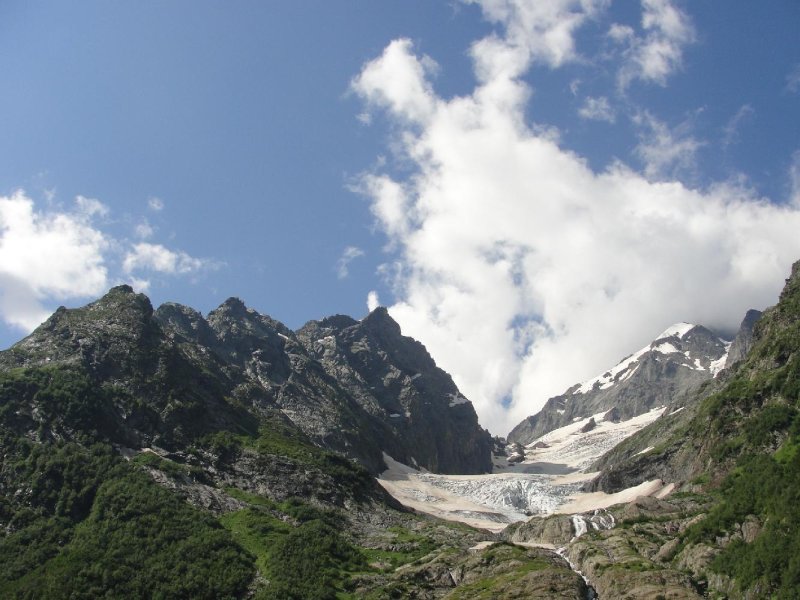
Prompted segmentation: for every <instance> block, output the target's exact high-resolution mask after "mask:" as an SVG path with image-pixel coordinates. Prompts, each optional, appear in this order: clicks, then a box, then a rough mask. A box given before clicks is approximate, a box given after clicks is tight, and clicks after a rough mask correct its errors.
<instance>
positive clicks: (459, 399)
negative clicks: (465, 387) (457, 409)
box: [447, 393, 469, 408]
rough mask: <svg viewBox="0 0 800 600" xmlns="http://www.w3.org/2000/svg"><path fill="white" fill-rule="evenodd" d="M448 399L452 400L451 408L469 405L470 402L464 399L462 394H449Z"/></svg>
mask: <svg viewBox="0 0 800 600" xmlns="http://www.w3.org/2000/svg"><path fill="white" fill-rule="evenodd" d="M447 397H448V398H450V408H453V407H454V406H458V405H459V404H469V400H467V399H466V398H464V396H462V395H461V394H455V393H454V394H447Z"/></svg>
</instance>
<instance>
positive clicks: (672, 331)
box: [572, 322, 730, 395]
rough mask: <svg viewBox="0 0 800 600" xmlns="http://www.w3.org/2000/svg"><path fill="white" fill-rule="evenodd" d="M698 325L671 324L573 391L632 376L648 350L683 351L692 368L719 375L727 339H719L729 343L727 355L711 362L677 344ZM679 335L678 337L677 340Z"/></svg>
mask: <svg viewBox="0 0 800 600" xmlns="http://www.w3.org/2000/svg"><path fill="white" fill-rule="evenodd" d="M695 327H697V326H696V325H694V324H692V323H685V322H681V323H676V324H675V325H672V326H671V327H668V328H667V329H665V330H664V331H662V332H661V333H660V334H659V335H658V336H657V337H656V338H655V340H654V341H653V342H651V343H650V344H648V345H647V346H645V347H644V348H642V349H641V350H639V351H638V352H635V353H634V354H632V355H630V356H629V357H627V358H625V359H623V360H622V361H620V362H619V363H618V364H617V365H616V366H615V367H613V368H611V369H609V370H608V371H606V372H605V373H603V374H602V375H598V376H597V377H593V378H592V379H589V380H588V381H585V382H583V383H582V384H580V385H579V386H577V387H575V388H572V394H573V395H575V394H585V393H587V392H589V391H591V390H592V389H594V388H595V386H598V387H599V389H601V390H605V389H608V388H610V387H612V386H613V385H616V384H617V383H621V382H623V381H625V380H626V379H629V378H630V377H631V376H632V375H633V374H634V373H635V372H636V370H637V369H638V367H639V365H638V364H637V363H638V362H639V360H640V359H641V358H642V357H643V356H644V355H645V354H647V353H657V354H663V355H670V354H683V355H684V356H685V357H686V362H687V364H688V365H689V366H690V368H693V369H694V370H697V371H709V372H710V373H711V375H712V377H713V376H716V374H717V373H718V372H719V371H720V369H721V368H722V367H723V366H724V365H725V357H726V355H727V347H729V346H730V344H729V343H728V342H725V341H724V340H720V342H722V343H723V344H725V346H726V351H725V355H723V356H722V357H721V358H719V359H718V360H712V361H711V363H710V365H709V364H708V360H707V359H704V360H703V361H701V360H700V358H697V357H696V356H695V355H694V354H692V353H690V352H689V351H682V350H681V348H679V347H676V344H677V345H678V346H682V344H681V343H680V342H681V341H683V339H684V337H685V336H686V334H688V333H689V332H690V331H692V330H693V329H694V328H695ZM676 338H677V340H678V341H675V339H676ZM669 340H672V341H669ZM704 363H705V364H704Z"/></svg>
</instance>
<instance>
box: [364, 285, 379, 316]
mask: <svg viewBox="0 0 800 600" xmlns="http://www.w3.org/2000/svg"><path fill="white" fill-rule="evenodd" d="M380 305H381V299H380V298H379V297H378V292H376V291H375V290H370V292H369V294H367V310H368V311H369V312H372V311H373V310H375V309H376V308H378V307H379V306H380Z"/></svg>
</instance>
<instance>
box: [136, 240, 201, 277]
mask: <svg viewBox="0 0 800 600" xmlns="http://www.w3.org/2000/svg"><path fill="white" fill-rule="evenodd" d="M213 266H214V264H213V262H211V261H208V260H205V259H202V258H194V257H193V256H189V255H188V254H186V252H182V251H180V250H178V251H175V250H170V249H169V248H166V247H165V246H162V245H161V244H150V243H148V242H140V243H138V244H134V245H133V247H132V249H131V250H129V251H128V252H127V253H126V254H125V258H124V259H123V261H122V269H123V270H124V271H125V273H133V272H134V271H155V272H157V273H164V274H167V275H186V274H189V273H196V272H197V271H200V270H202V269H208V268H213Z"/></svg>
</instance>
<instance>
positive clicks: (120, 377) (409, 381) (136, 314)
mask: <svg viewBox="0 0 800 600" xmlns="http://www.w3.org/2000/svg"><path fill="white" fill-rule="evenodd" d="M58 365H60V366H66V365H71V366H73V367H75V368H77V369H79V370H80V371H81V372H82V373H85V374H86V375H87V376H88V377H89V379H90V380H91V381H92V382H93V385H95V386H96V387H97V388H98V389H103V390H107V391H108V393H109V394H110V395H111V396H113V398H114V400H113V407H112V408H109V407H108V403H101V404H102V405H103V406H104V407H105V408H104V410H107V412H108V414H106V415H105V416H104V418H103V419H98V421H102V422H103V423H105V425H103V427H106V429H108V431H106V433H105V434H104V435H106V437H107V438H108V439H111V440H112V441H115V442H117V443H120V444H122V445H125V446H129V447H144V446H148V445H157V446H161V447H164V448H172V447H175V446H176V444H177V445H185V444H186V443H188V442H190V441H191V440H192V439H194V438H196V437H197V436H202V435H206V434H211V433H213V432H215V431H220V430H229V431H240V432H242V433H248V434H250V435H254V434H255V433H256V432H257V430H258V428H259V424H258V423H259V420H260V418H261V417H269V419H272V420H273V421H276V422H283V423H285V424H290V425H292V426H294V427H296V428H298V429H299V430H300V431H302V433H303V434H305V435H306V436H307V437H308V439H310V441H312V442H313V443H314V444H316V445H318V446H320V447H322V448H325V449H328V450H333V451H337V452H340V453H342V454H344V455H346V456H348V457H350V458H353V459H356V460H357V461H359V462H360V463H361V464H362V465H364V466H366V467H367V468H368V469H369V470H370V471H371V472H372V473H378V472H380V471H382V470H383V469H384V468H385V465H384V462H383V453H384V452H385V453H387V454H389V455H390V456H392V457H394V458H396V459H398V460H401V461H404V462H407V463H411V464H413V463H414V462H416V464H417V465H419V466H421V467H424V468H426V469H428V470H430V471H434V472H446V473H481V472H487V471H489V470H491V446H492V442H491V438H490V436H489V434H488V433H487V432H486V431H485V430H483V429H482V428H481V427H480V425H479V424H478V420H477V415H476V414H475V411H474V409H473V408H472V405H471V403H470V402H469V401H468V400H466V398H464V397H463V396H462V395H461V393H460V392H459V390H458V388H457V387H456V386H455V384H454V383H453V381H452V379H451V378H450V376H449V375H447V374H446V373H445V372H444V371H442V370H441V369H439V368H438V367H437V366H436V364H435V363H434V361H433V359H432V358H431V357H430V355H429V354H428V353H427V351H426V350H425V348H424V346H422V344H420V343H419V342H416V341H415V340H412V339H411V338H408V337H405V336H403V335H402V334H401V332H400V327H399V325H398V324H397V323H396V322H395V321H394V320H393V319H392V318H391V317H390V316H389V314H388V312H386V310H385V309H378V310H376V311H374V312H373V313H372V314H370V315H369V316H368V317H367V318H365V319H364V320H363V321H361V322H358V321H355V320H354V319H351V318H350V317H342V316H336V317H331V318H329V319H324V320H323V321H320V322H311V323H309V324H307V325H306V326H305V327H304V328H303V329H302V330H301V331H299V332H297V333H295V332H293V331H291V330H290V329H289V328H288V327H286V326H285V325H283V324H282V323H280V322H278V321H276V320H275V319H272V318H270V317H268V316H266V315H262V314H259V313H258V312H256V311H255V310H253V309H250V308H248V307H247V306H245V305H244V303H243V302H242V301H241V300H239V299H237V298H229V299H228V300H226V301H225V302H224V303H223V304H222V305H221V306H220V307H219V308H217V309H215V310H213V311H212V312H211V313H210V314H209V315H208V316H207V317H203V315H201V314H200V313H198V312H197V311H195V310H193V309H191V308H188V307H185V306H181V305H179V304H173V303H167V304H164V305H162V306H161V307H159V308H158V310H155V311H154V310H153V307H152V305H151V304H150V301H149V300H148V299H147V297H146V296H144V295H142V294H136V293H135V292H134V291H133V290H132V289H131V288H130V287H129V286H119V287H116V288H113V289H112V290H111V291H109V292H108V294H106V295H105V296H103V297H102V298H101V299H99V300H98V301H96V302H93V303H91V304H89V305H87V306H85V307H83V308H78V309H72V310H67V309H64V308H61V309H59V310H58V311H56V313H55V314H53V316H51V317H50V318H49V319H48V320H47V321H46V322H45V323H43V324H42V325H41V326H40V327H39V328H37V329H36V330H35V331H34V332H33V333H32V334H31V335H30V336H28V337H27V338H25V339H24V340H22V341H21V342H19V343H18V344H16V345H15V346H13V347H12V348H11V349H10V350H8V351H6V352H2V353H0V367H6V368H14V367H41V366H58ZM34 408H35V407H34ZM32 410H33V409H32ZM109 411H110V412H109ZM34 412H35V410H34ZM30 428H31V429H32V430H41V431H43V432H45V434H47V435H60V434H59V433H58V431H57V427H56V426H55V425H54V427H51V428H49V429H48V427H44V428H43V427H41V424H40V423H36V422H35V419H33V420H32V421H31V424H30ZM112 430H113V431H112Z"/></svg>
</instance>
